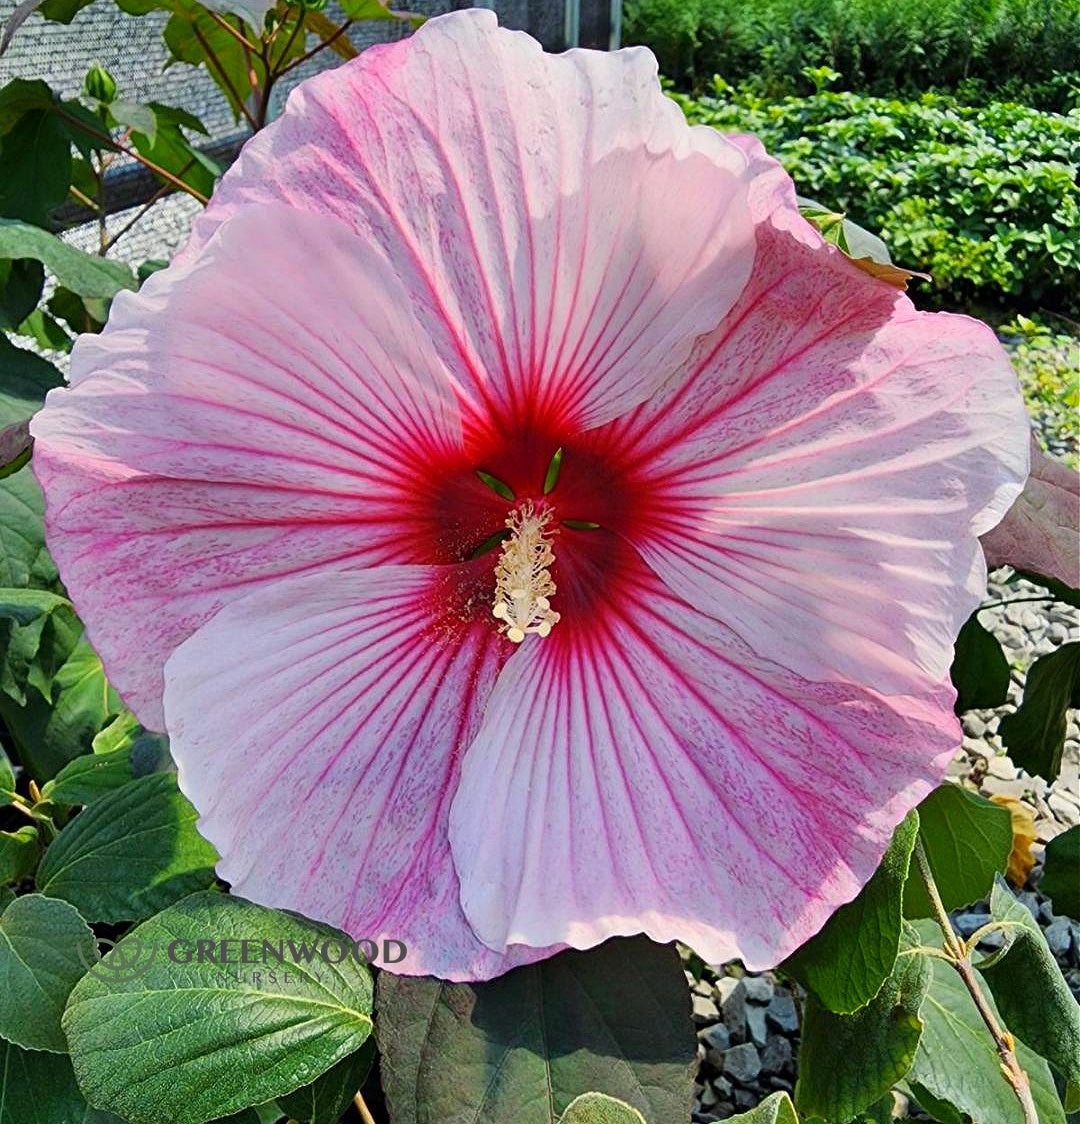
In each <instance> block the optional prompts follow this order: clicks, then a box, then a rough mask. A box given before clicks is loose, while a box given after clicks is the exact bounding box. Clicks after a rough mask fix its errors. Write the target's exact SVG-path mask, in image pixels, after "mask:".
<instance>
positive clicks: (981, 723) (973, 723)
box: [964, 714, 986, 738]
mask: <svg viewBox="0 0 1080 1124" xmlns="http://www.w3.org/2000/svg"><path fill="white" fill-rule="evenodd" d="M964 730H965V732H966V733H967V734H968V735H969V736H970V737H973V738H981V737H984V736H985V735H986V719H984V718H980V717H979V716H978V715H977V714H965V715H964Z"/></svg>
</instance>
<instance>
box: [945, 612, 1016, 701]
mask: <svg viewBox="0 0 1080 1124" xmlns="http://www.w3.org/2000/svg"><path fill="white" fill-rule="evenodd" d="M950 674H951V675H952V682H953V686H954V687H955V688H956V713H957V714H963V713H964V711H965V710H976V709H980V710H981V709H989V708H990V707H995V706H1001V704H1002V703H1003V702H1005V700H1006V699H1007V698H1008V696H1009V661H1008V660H1007V659H1006V658H1005V653H1004V652H1003V651H1002V650H1001V645H1000V644H999V643H998V642H997V640H996V638H995V637H994V635H993V633H990V632H987V630H986V629H985V628H983V626H982V625H981V624H980V623H979V614H978V612H975V613H972V614H971V616H970V617H968V619H967V622H966V623H965V625H964V627H963V628H962V629H960V635H959V636H957V638H956V654H955V655H954V657H953V663H952V670H951V672H950Z"/></svg>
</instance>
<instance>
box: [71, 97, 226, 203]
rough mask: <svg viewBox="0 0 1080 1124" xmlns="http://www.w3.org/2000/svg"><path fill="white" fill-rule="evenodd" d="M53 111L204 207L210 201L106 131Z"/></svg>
mask: <svg viewBox="0 0 1080 1124" xmlns="http://www.w3.org/2000/svg"><path fill="white" fill-rule="evenodd" d="M54 112H55V113H56V114H57V116H59V117H62V118H63V119H64V120H65V121H67V122H68V123H69V124H71V125H74V126H75V127H76V128H77V129H81V130H82V131H83V132H84V133H87V134H89V135H90V136H92V137H97V139H98V140H101V141H104V142H105V143H106V144H108V145H110V146H111V147H113V148H117V149H119V150H120V151H121V152H122V153H124V155H125V156H130V157H131V158H132V160H137V161H138V162H139V163H140V164H142V166H143V167H144V168H149V169H150V171H151V172H156V173H157V175H159V176H161V178H162V179H166V180H168V181H169V183H171V184H172V185H173V187H177V188H179V189H180V190H181V191H186V192H187V194H188V195H190V196H192V197H193V198H195V199H198V201H199V202H200V203H201V204H202V205H203V206H204V207H205V206H206V204H207V203H209V202H210V200H209V198H208V197H207V196H205V195H203V193H202V192H201V191H197V190H196V189H195V188H193V187H189V186H188V185H187V184H186V183H184V181H183V180H181V179H177V177H176V176H174V175H173V174H172V172H167V171H166V170H165V169H164V168H163V167H161V165H160V164H155V163H154V162H153V160H148V159H147V158H146V157H145V156H143V155H142V153H141V152H138V151H137V150H136V149H134V148H128V147H127V145H125V144H122V143H121V142H120V141H117V140H113V138H112V137H110V136H109V134H108V133H104V132H99V131H98V130H97V129H91V128H90V126H89V125H86V124H84V123H83V122H82V121H80V120H79V119H78V117H75V116H73V115H72V114H70V113H65V112H64V111H63V110H62V109H56V110H54Z"/></svg>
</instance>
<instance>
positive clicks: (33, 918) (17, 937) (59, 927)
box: [0, 894, 97, 1054]
mask: <svg viewBox="0 0 1080 1124" xmlns="http://www.w3.org/2000/svg"><path fill="white" fill-rule="evenodd" d="M96 959H97V955H96V942H95V940H94V934H93V933H92V932H91V930H90V926H89V925H87V924H86V922H85V921H84V920H83V919H82V918H81V917H80V916H79V911H78V910H77V909H74V908H72V907H71V906H70V905H68V904H67V902H58V901H55V900H53V899H52V898H43V897H42V896H41V895H40V894H26V895H24V896H23V897H21V898H16V899H15V900H14V901H13V902H12V903H11V904H10V905H9V906H8V907H7V909H5V910H4V912H3V914H0V991H2V992H3V994H4V1003H3V1006H0V1038H6V1039H7V1040H8V1041H9V1042H14V1043H15V1045H16V1046H22V1047H23V1048H24V1049H26V1050H50V1051H52V1052H53V1053H57V1054H66V1053H67V1041H66V1040H65V1038H64V1032H63V1031H62V1030H61V1029H60V1016H61V1015H62V1014H63V1013H64V1005H65V1004H66V1003H67V998H68V995H70V994H71V989H72V988H73V987H74V986H75V985H76V983H78V982H79V980H80V979H81V978H82V976H83V975H84V974H85V973H86V968H87V965H89V964H93V963H94V961H95V960H96Z"/></svg>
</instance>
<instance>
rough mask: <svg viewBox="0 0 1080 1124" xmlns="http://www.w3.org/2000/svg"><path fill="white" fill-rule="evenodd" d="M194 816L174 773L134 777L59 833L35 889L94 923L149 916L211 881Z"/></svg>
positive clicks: (207, 852)
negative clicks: (75, 910)
mask: <svg viewBox="0 0 1080 1124" xmlns="http://www.w3.org/2000/svg"><path fill="white" fill-rule="evenodd" d="M195 819H196V812H195V809H194V808H193V807H192V806H191V804H190V802H189V801H188V800H187V799H186V797H184V796H183V795H182V794H181V792H180V791H179V789H177V787H176V777H175V776H174V775H173V774H171V773H152V774H151V775H150V776H147V777H141V778H140V779H139V780H135V781H132V782H131V783H130V784H126V785H124V787H123V788H119V789H116V790H115V791H114V792H111V793H108V794H107V795H105V796H103V797H101V799H100V800H97V801H95V802H94V803H93V804H91V805H90V807H88V808H86V809H85V810H84V811H82V812H80V813H79V815H77V816H76V817H75V818H74V819H73V820H72V821H71V822H70V823H69V824H68V825H67V826H66V827H65V828H64V829H63V831H61V832H60V834H59V836H57V838H56V839H55V840H54V842H53V843H52V845H51V846H50V847H49V849H48V850H47V851H46V852H45V857H44V859H43V860H42V862H41V865H40V866H39V867H38V872H37V886H38V889H39V890H40V891H41V892H42V893H43V894H49V895H50V896H52V897H54V898H63V899H64V900H65V901H69V902H71V904H72V905H74V906H76V907H77V908H78V909H79V911H80V912H81V913H82V915H83V916H84V917H85V918H87V920H89V921H92V922H99V921H138V920H140V919H141V918H144V917H148V916H149V915H150V914H151V913H154V912H155V911H156V910H159V909H162V908H164V907H165V906H167V905H171V904H172V903H173V902H175V901H177V900H178V899H180V898H182V897H185V896H186V895H187V894H190V893H192V892H193V891H195V890H200V889H203V888H204V887H206V886H209V885H210V884H211V882H213V879H214V872H213V866H214V863H215V862H217V853H216V852H215V851H214V848H213V847H212V846H211V845H210V844H209V843H207V842H206V840H205V839H203V837H202V836H201V835H199V833H198V832H197V831H196V830H195ZM263 1099H264V1100H265V1099H266V1098H263Z"/></svg>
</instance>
